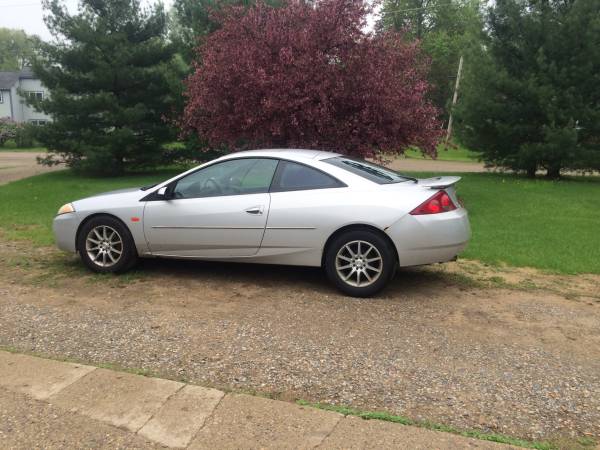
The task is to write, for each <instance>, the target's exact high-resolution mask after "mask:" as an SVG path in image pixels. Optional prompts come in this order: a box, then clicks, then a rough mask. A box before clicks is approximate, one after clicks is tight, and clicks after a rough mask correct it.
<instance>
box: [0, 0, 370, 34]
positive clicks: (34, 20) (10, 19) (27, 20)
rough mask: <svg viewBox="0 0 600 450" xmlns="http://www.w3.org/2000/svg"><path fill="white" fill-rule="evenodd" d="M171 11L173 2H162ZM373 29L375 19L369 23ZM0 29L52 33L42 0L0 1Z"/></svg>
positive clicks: (73, 7) (70, 3)
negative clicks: (45, 22) (47, 26)
mask: <svg viewBox="0 0 600 450" xmlns="http://www.w3.org/2000/svg"><path fill="white" fill-rule="evenodd" d="M63 1H64V3H65V4H66V5H67V7H68V8H69V11H70V12H72V13H75V12H77V4H78V2H79V0H63ZM142 3H144V4H154V3H155V0H142ZM162 3H163V4H164V5H165V9H167V10H169V8H170V7H171V5H172V4H173V0H162ZM369 22H370V23H369V26H370V28H372V27H373V23H374V19H373V18H372V17H371V20H370V21H369ZM0 27H4V28H16V29H21V30H24V31H25V32H26V33H27V34H37V35H38V36H40V37H41V38H42V39H46V40H48V39H50V38H51V36H50V32H49V31H48V29H47V28H46V25H45V24H44V13H43V10H42V0H0Z"/></svg>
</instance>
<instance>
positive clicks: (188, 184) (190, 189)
mask: <svg viewBox="0 0 600 450" xmlns="http://www.w3.org/2000/svg"><path fill="white" fill-rule="evenodd" d="M276 168H277V160H276V159H265V158H240V159H232V160H228V161H223V162H220V163H216V164H213V165H211V166H208V167H205V168H204V169H200V170H198V171H197V172H194V173H191V174H189V175H187V176H185V177H183V178H181V179H179V180H178V181H177V184H176V185H175V187H174V189H173V196H174V198H198V197H217V196H223V195H243V194H259V193H263V192H268V191H269V187H270V186H271V180H272V179H273V175H274V174H275V169H276Z"/></svg>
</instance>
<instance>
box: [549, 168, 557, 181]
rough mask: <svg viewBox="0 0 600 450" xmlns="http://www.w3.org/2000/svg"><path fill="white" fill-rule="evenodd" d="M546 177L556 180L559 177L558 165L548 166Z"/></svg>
mask: <svg viewBox="0 0 600 450" xmlns="http://www.w3.org/2000/svg"><path fill="white" fill-rule="evenodd" d="M546 178H549V179H551V180H557V179H559V178H560V167H548V171H547V172H546Z"/></svg>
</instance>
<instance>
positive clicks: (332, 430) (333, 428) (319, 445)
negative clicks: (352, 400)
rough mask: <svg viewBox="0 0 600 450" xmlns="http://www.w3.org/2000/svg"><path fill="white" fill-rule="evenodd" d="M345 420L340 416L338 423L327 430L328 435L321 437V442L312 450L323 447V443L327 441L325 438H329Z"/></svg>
mask: <svg viewBox="0 0 600 450" xmlns="http://www.w3.org/2000/svg"><path fill="white" fill-rule="evenodd" d="M345 418H346V416H343V415H340V418H339V419H338V421H337V422H336V423H335V425H333V426H332V427H331V430H329V433H327V434H326V435H325V436H323V439H321V442H319V443H318V444H317V445H315V446H314V447H313V448H315V449H316V448H319V447H321V445H323V442H325V441H326V440H327V438H328V437H329V436H331V433H333V432H334V431H335V429H336V428H337V426H338V425H339V424H340V422H341V421H342V420H344V419H345Z"/></svg>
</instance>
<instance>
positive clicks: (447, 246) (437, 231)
mask: <svg viewBox="0 0 600 450" xmlns="http://www.w3.org/2000/svg"><path fill="white" fill-rule="evenodd" d="M386 232H387V233H388V235H389V236H390V238H391V239H392V241H394V244H395V245H396V250H397V251H398V259H399V263H400V266H403V267H404V266H418V265H422V264H433V263H438V262H446V261H451V260H453V259H454V258H455V257H456V256H457V255H458V254H459V253H460V252H461V251H462V250H463V249H464V248H465V247H466V246H467V242H468V241H469V239H470V237H471V226H470V224H469V216H468V213H467V210H466V209H464V208H458V209H456V210H454V211H450V212H445V213H441V214H428V215H420V216H411V215H410V214H407V215H406V216H405V217H403V218H402V219H401V220H399V221H398V222H396V223H395V224H393V225H392V226H391V227H389V228H388V229H387V230H386Z"/></svg>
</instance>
